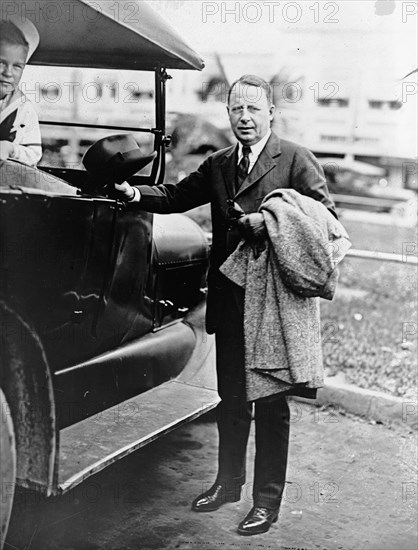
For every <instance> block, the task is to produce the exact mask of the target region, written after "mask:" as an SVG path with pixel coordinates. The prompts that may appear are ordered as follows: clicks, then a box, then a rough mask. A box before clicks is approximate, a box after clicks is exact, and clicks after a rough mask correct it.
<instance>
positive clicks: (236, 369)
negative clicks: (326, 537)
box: [216, 283, 290, 509]
mask: <svg viewBox="0 0 418 550" xmlns="http://www.w3.org/2000/svg"><path fill="white" fill-rule="evenodd" d="M243 310H244V292H243V291H242V290H241V289H240V288H239V287H237V286H236V285H233V284H232V283H231V284H230V285H228V292H226V293H225V301H224V311H223V315H222V318H221V321H220V323H219V325H218V328H217V331H216V354H217V356H216V364H217V375H218V392H219V395H220V397H221V402H220V403H219V405H218V407H217V410H216V418H217V424H218V432H219V459H218V476H217V482H219V483H222V484H223V485H225V486H226V488H227V491H228V492H231V494H234V495H235V494H239V491H240V490H241V486H242V485H243V484H244V483H245V479H246V477H245V462H246V449H247V441H248V435H249V431H250V423H251V419H252V410H253V403H250V402H248V401H247V400H246V389H245V365H244V328H243ZM254 408H255V443H256V456H255V467H254V484H253V501H254V506H263V507H266V508H276V509H277V508H279V506H280V501H281V497H282V494H283V490H284V484H285V478H286V466H287V454H288V446H289V416H290V413H289V407H288V404H287V401H286V397H285V396H284V395H280V394H278V395H277V396H275V397H274V398H269V399H264V400H263V399H260V400H258V401H256V402H255V403H254Z"/></svg>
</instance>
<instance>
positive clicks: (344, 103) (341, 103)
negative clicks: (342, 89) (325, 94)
mask: <svg viewBox="0 0 418 550" xmlns="http://www.w3.org/2000/svg"><path fill="white" fill-rule="evenodd" d="M349 103H350V102H349V100H348V99H346V98H343V97H339V98H335V97H332V98H319V99H318V104H319V105H320V106H321V107H339V108H341V107H348V105H349Z"/></svg>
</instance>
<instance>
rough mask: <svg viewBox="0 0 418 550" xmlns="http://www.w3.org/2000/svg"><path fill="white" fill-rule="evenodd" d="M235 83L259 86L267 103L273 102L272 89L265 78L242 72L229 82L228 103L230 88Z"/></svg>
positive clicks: (231, 88)
mask: <svg viewBox="0 0 418 550" xmlns="http://www.w3.org/2000/svg"><path fill="white" fill-rule="evenodd" d="M236 84H246V85H247V86H255V87H256V88H261V89H262V90H264V92H265V94H266V97H267V101H268V103H269V104H270V105H271V104H272V103H273V89H272V87H271V86H270V84H269V83H268V82H267V81H266V80H264V79H263V78H260V77H259V76H257V75H255V74H244V75H242V76H240V77H239V78H238V79H237V80H235V82H233V83H232V84H231V86H230V88H229V91H228V105H229V100H230V99H231V93H232V90H233V88H234V86H236Z"/></svg>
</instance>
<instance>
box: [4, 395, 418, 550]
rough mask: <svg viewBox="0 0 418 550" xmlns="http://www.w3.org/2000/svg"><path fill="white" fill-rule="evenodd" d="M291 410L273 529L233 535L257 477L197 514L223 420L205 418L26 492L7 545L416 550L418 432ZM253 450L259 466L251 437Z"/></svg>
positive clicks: (91, 549)
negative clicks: (49, 489)
mask: <svg viewBox="0 0 418 550" xmlns="http://www.w3.org/2000/svg"><path fill="white" fill-rule="evenodd" d="M292 410H293V415H292V419H293V422H292V426H291V434H292V438H291V449H290V467H289V471H288V481H289V484H288V486H287V489H286V493H285V501H284V504H283V506H282V510H281V514H280V519H279V523H277V524H276V525H275V526H273V528H272V529H271V530H270V532H269V533H268V534H265V535H259V536H255V537H245V538H244V537H240V536H239V535H237V534H236V533H235V529H236V526H237V524H238V523H239V521H240V520H241V519H242V518H243V517H244V516H245V514H246V513H247V511H248V509H249V508H250V507H251V502H250V495H251V486H250V484H248V486H247V487H246V490H245V494H244V498H243V499H242V500H241V502H239V503H231V504H227V505H225V506H224V507H223V508H222V509H221V510H218V511H217V512H213V513H207V514H196V513H193V512H191V511H190V502H191V500H192V499H193V498H194V496H195V495H197V494H198V493H199V492H200V491H201V490H203V489H205V488H206V487H207V486H208V485H210V483H211V482H212V480H213V478H214V476H215V471H216V426H215V424H214V422H213V416H211V415H207V416H206V417H204V418H203V419H200V420H199V421H195V422H194V423H192V424H189V425H187V426H185V427H183V428H181V429H180V430H177V431H176V432H173V433H172V434H170V435H168V436H166V437H164V438H162V439H161V440H159V441H156V442H155V443H153V444H151V445H149V446H148V447H146V448H144V449H142V450H140V451H138V452H136V453H134V454H133V455H131V456H130V457H128V458H126V459H124V460H122V461H120V462H118V463H117V464H115V465H114V466H112V467H111V468H110V469H108V470H107V471H105V472H101V473H100V474H98V475H97V476H95V477H92V478H90V479H89V480H87V481H86V482H85V483H84V484H83V485H81V486H79V487H78V488H76V489H75V490H74V491H72V492H71V493H69V494H67V495H65V496H64V497H61V498H60V499H56V500H49V501H46V502H43V503H33V502H31V500H33V499H34V496H33V495H29V494H25V495H19V496H18V499H17V503H16V509H15V514H14V518H13V520H12V524H11V528H10V536H9V539H8V543H9V544H8V545H6V546H5V548H7V549H8V550H9V549H10V548H13V547H14V548H19V549H23V548H26V550H28V549H31V550H35V549H39V550H64V549H65V550H95V549H101V550H117V549H126V550H130V549H132V550H143V549H144V550H145V549H156V550H160V549H180V550H205V549H207V550H217V549H222V550H230V549H231V550H236V549H245V550H247V549H249V550H252V549H261V550H263V549H267V548H270V549H275V550H279V549H309V550H316V549H320V550H325V549H327V550H331V549H337V550H363V549H365V550H366V549H367V550H393V549H397V550H409V549H415V548H416V547H417V519H416V506H417V462H416V438H415V436H413V435H412V434H411V433H410V432H408V431H407V430H406V429H405V427H403V426H397V427H396V428H388V427H385V426H383V425H379V424H370V423H367V422H365V421H361V420H358V419H356V418H355V417H350V416H343V415H340V414H338V415H334V414H333V413H332V411H331V412H330V411H329V410H328V411H326V410H321V409H314V408H311V407H310V406H308V405H305V404H301V403H293V404H292ZM249 451H250V452H249V466H250V465H251V464H252V458H253V452H254V446H253V435H252V436H251V446H250V448H249ZM249 471H250V472H251V467H249ZM250 477H251V476H250Z"/></svg>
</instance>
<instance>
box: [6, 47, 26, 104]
mask: <svg viewBox="0 0 418 550" xmlns="http://www.w3.org/2000/svg"><path fill="white" fill-rule="evenodd" d="M27 53H28V51H27V48H25V47H24V46H20V45H17V44H8V43H7V42H0V99H3V98H4V97H5V96H6V95H7V94H10V93H12V92H13V91H14V90H16V88H17V87H18V85H19V82H20V79H21V78H22V73H23V69H24V68H25V63H26V56H27Z"/></svg>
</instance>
